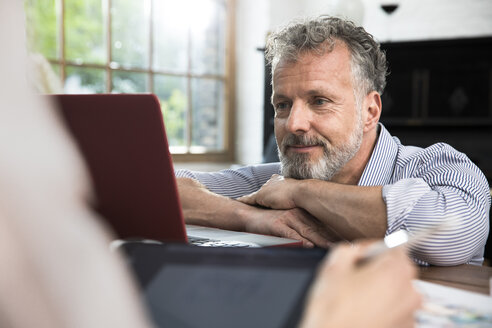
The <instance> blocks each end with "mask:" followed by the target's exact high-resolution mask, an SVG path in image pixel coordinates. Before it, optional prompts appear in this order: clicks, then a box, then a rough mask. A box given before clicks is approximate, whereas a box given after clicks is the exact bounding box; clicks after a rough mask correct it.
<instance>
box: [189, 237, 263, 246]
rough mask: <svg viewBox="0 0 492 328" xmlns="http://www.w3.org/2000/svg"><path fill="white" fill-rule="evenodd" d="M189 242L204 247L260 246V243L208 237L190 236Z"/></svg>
mask: <svg viewBox="0 0 492 328" xmlns="http://www.w3.org/2000/svg"><path fill="white" fill-rule="evenodd" d="M188 242H189V243H190V244H192V245H195V246H202V247H258V245H255V244H250V243H243V242H240V241H233V240H230V241H223V240H214V239H208V238H198V237H191V236H188Z"/></svg>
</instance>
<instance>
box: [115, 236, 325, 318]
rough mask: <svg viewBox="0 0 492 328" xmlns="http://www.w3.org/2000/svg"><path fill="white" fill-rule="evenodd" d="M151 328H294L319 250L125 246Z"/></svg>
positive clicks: (127, 244) (181, 245) (143, 244)
mask: <svg viewBox="0 0 492 328" xmlns="http://www.w3.org/2000/svg"><path fill="white" fill-rule="evenodd" d="M122 247H123V249H124V251H125V252H126V253H127V254H128V262H129V264H130V266H131V268H132V270H133V271H134V273H135V276H136V279H137V281H138V282H139V284H140V287H141V290H142V295H143V297H144V299H145V302H146V304H147V306H148V310H149V312H150V314H151V316H152V318H153V319H154V322H155V324H156V325H157V326H158V327H176V328H180V327H187V328H192V327H214V328H221V327H224V328H226V327H227V328H230V327H238V328H241V327H244V328H246V327H248V328H250V327H268V328H277V327H278V328H280V327H295V326H297V323H298V322H299V320H300V318H301V315H302V311H303V306H304V299H305V296H306V293H307V290H308V288H309V286H310V284H311V281H312V280H313V277H314V275H315V273H316V269H317V266H318V264H319V262H320V260H321V259H322V258H323V257H324V255H325V254H326V250H322V249H289V248H287V249H286V248H270V249H269V248H256V249H239V248H203V247H195V246H190V245H183V244H179V245H178V244H167V245H165V244H162V245H156V244H146V243H125V244H123V246H122Z"/></svg>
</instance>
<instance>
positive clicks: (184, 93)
mask: <svg viewBox="0 0 492 328" xmlns="http://www.w3.org/2000/svg"><path fill="white" fill-rule="evenodd" d="M109 3H111V8H106V7H105V6H107V5H108V4H109ZM173 6H177V7H173ZM197 6H198V7H200V8H208V9H207V11H203V10H202V11H201V12H200V14H201V16H197V17H198V18H200V19H201V20H202V23H201V24H202V25H201V26H200V27H199V28H198V30H197V27H196V26H193V22H196V21H197V19H190V16H189V9H190V8H194V7H197ZM149 8H154V9H153V10H154V11H158V12H150V11H149V10H148V9H149ZM61 9H63V10H61ZM25 10H26V22H27V24H26V25H27V34H26V35H27V40H28V48H29V51H30V52H32V53H39V54H42V55H43V56H44V57H45V58H46V59H47V60H48V61H49V63H50V64H51V67H52V69H53V71H54V72H56V73H55V74H57V75H58V76H59V77H60V79H61V80H62V81H63V85H64V91H65V92H66V93H109V92H116V93H137V92H153V93H155V94H156V95H157V96H158V97H159V99H160V101H161V107H162V111H163V116H164V120H165V125H166V130H167V134H168V138H169V142H170V145H171V146H180V147H185V148H187V147H190V146H191V145H198V146H202V147H205V148H207V149H212V150H220V149H222V147H223V138H222V134H223V132H224V131H223V130H224V125H223V120H222V118H221V117H222V116H223V104H224V101H223V99H221V98H220V97H222V95H223V94H224V92H218V93H214V92H212V93H210V92H209V91H212V90H208V89H207V90H206V89H203V88H202V89H197V88H196V87H193V88H191V89H190V88H189V85H191V84H192V83H191V82H190V81H191V80H190V79H193V80H194V81H199V80H201V79H202V78H206V79H207V81H208V80H210V79H211V77H210V76H211V75H212V76H216V77H212V79H217V81H222V79H223V75H224V69H223V66H224V65H223V63H224V61H225V55H224V53H225V50H224V49H225V32H224V31H225V27H224V24H225V20H224V15H225V2H224V0H181V1H180V2H179V3H178V2H176V1H171V0H138V1H134V0H111V2H108V1H107V0H25ZM205 12H208V13H209V15H210V17H209V19H208V23H207V19H206V17H205V18H204V16H206V14H203V13H205ZM179 15H185V16H183V17H185V18H183V19H180V18H179V17H175V16H179ZM151 16H152V17H153V21H154V23H153V25H152V28H151V24H150V22H151V21H150V19H151ZM169 19H174V22H175V24H184V25H182V26H180V27H179V28H178V27H177V26H170V25H169ZM109 22H111V24H109ZM166 22H167V23H166ZM186 24H189V25H186ZM62 28H63V31H62ZM108 29H109V31H108ZM108 32H109V34H108ZM108 35H109V38H108ZM152 35H153V38H152V39H151V36H152ZM62 37H63V40H62V39H61V38H62ZM152 44H153V46H152ZM62 45H64V49H61V48H60V47H61V46H62ZM151 49H153V50H151ZM109 54H111V58H109V56H108V55H109ZM201 54H203V56H202V57H200V56H201ZM172 56H174V57H172ZM188 63H191V64H190V65H189V64H188ZM218 63H221V64H218ZM198 68H199V69H198ZM193 70H195V72H193ZM190 74H193V75H192V76H191V75H190ZM200 74H207V76H206V77H205V76H204V77H202V76H200ZM195 84H196V83H195V82H194V83H193V85H195ZM219 85H221V86H223V83H222V82H221V83H220V84H219ZM47 90H51V89H50V88H47ZM206 94H208V95H214V94H217V96H213V97H212V98H210V96H208V97H207V98H204V95H206ZM203 99H207V104H206V106H205V107H203V105H202V102H201V101H198V100H203ZM190 100H191V102H190ZM200 106H202V107H203V109H202V108H201V107H200ZM204 110H206V111H207V113H208V114H206V117H207V118H208V119H206V120H204V119H202V118H203V117H205V116H204V115H205V114H204V113H205V112H204V113H201V111H204ZM189 113H191V115H194V116H195V118H194V119H193V120H192V121H191V123H187V120H188V119H189V118H190V117H191V116H190V115H189ZM215 116H217V117H215ZM189 126H191V127H192V131H188V130H187V129H188V127H189Z"/></svg>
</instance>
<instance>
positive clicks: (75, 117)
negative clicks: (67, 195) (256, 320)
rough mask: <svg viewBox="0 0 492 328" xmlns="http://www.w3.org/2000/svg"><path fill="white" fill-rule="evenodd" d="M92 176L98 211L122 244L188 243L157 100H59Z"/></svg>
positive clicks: (123, 97)
mask: <svg viewBox="0 0 492 328" xmlns="http://www.w3.org/2000/svg"><path fill="white" fill-rule="evenodd" d="M48 97H54V98H56V101H57V102H58V103H59V104H60V109H61V113H62V117H63V118H64V119H65V121H66V124H67V126H68V128H69V130H70V131H71V133H72V135H73V136H74V138H75V140H76V142H77V143H78V145H79V148H80V151H81V152H82V155H83V156H84V157H85V160H86V164H87V166H88V168H89V171H90V173H91V175H92V179H93V186H94V189H95V193H96V198H97V200H96V204H94V208H95V209H96V210H97V211H98V212H99V213H100V214H101V215H102V216H103V217H104V218H105V219H106V220H107V222H108V223H109V225H110V226H111V227H112V229H113V230H114V232H115V234H116V236H117V237H118V238H146V239H155V240H164V241H172V242H186V232H185V227H184V220H183V215H182V212H181V205H180V202H179V198H178V193H177V187H176V180H175V177H174V170H173V165H172V159H171V155H170V153H169V147H168V142H167V138H166V133H165V130H164V122H163V118H162V112H161V109H160V105H159V100H158V99H157V97H156V96H155V95H152V94H137V95H134V94H132V95H127V94H98V95H55V96H48Z"/></svg>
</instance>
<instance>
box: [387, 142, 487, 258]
mask: <svg viewBox="0 0 492 328" xmlns="http://www.w3.org/2000/svg"><path fill="white" fill-rule="evenodd" d="M415 166H418V168H417V169H415ZM409 167H413V169H412V172H413V173H412V174H411V177H405V178H402V179H396V180H397V181H396V182H394V183H392V184H388V185H385V186H384V187H383V199H384V201H385V203H386V207H387V217H388V230H387V234H389V233H392V232H394V231H397V230H399V229H404V230H406V231H408V232H409V233H410V234H414V233H416V232H417V231H418V230H420V229H424V228H426V227H429V226H432V225H435V224H437V223H439V222H442V221H443V220H452V224H450V225H449V226H446V228H445V229H444V230H440V231H438V232H436V233H435V234H434V235H433V236H432V238H429V239H427V240H424V241H423V242H421V243H419V246H418V247H416V248H415V249H413V250H412V255H413V256H414V257H415V258H417V259H419V260H420V263H421V264H426V263H428V264H433V265H443V266H449V265H458V264H463V263H470V264H481V263H482V261H483V248H484V245H485V242H486V240H487V236H488V232H489V210H490V191H489V186H488V183H487V180H486V178H485V176H484V175H483V174H482V172H481V171H480V170H479V169H478V168H477V167H476V166H475V165H474V164H473V163H472V162H471V161H470V160H469V159H468V158H467V157H466V156H465V155H464V154H462V153H459V152H457V151H455V150H454V149H452V148H451V147H449V146H448V145H445V144H436V145H435V146H433V147H431V148H430V149H428V150H427V151H426V153H425V154H423V155H420V156H419V158H418V159H417V160H416V161H415V162H413V163H412V162H406V163H405V165H402V166H400V167H398V168H397V170H401V172H399V173H398V174H396V176H398V175H400V176H405V175H407V174H406V172H405V170H408V168H409Z"/></svg>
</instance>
